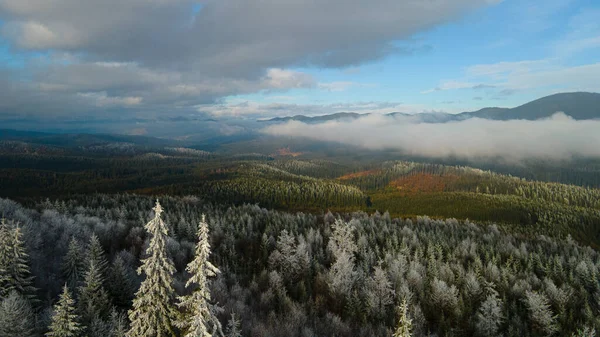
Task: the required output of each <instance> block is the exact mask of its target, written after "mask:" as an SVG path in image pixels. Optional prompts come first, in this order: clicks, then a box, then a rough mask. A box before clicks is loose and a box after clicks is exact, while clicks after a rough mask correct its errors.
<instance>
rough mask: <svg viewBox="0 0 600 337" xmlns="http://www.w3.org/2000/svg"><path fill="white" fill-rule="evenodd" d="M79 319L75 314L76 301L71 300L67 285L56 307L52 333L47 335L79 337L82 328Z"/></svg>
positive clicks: (50, 336)
mask: <svg viewBox="0 0 600 337" xmlns="http://www.w3.org/2000/svg"><path fill="white" fill-rule="evenodd" d="M78 321H79V317H78V316H77V314H76V313H75V301H74V300H73V298H71V294H70V293H69V288H68V287H67V285H66V284H65V287H64V288H63V292H62V294H61V295H60V299H59V300H58V303H57V304H56V306H55V307H54V313H53V315H52V322H51V323H50V328H49V329H50V331H49V332H48V333H46V336H48V337H79V336H81V332H82V328H81V325H80V324H79V322H78Z"/></svg>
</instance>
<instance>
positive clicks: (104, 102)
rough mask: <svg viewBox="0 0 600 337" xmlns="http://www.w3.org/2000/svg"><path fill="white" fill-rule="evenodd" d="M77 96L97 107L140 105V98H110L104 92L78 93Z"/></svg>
mask: <svg viewBox="0 0 600 337" xmlns="http://www.w3.org/2000/svg"><path fill="white" fill-rule="evenodd" d="M77 95H78V96H80V97H83V98H85V99H89V100H91V101H92V102H93V104H95V105H96V106H98V107H114V106H121V107H127V106H133V105H139V104H141V103H142V98H141V97H132V96H129V97H110V96H108V95H107V94H106V92H91V93H78V94H77Z"/></svg>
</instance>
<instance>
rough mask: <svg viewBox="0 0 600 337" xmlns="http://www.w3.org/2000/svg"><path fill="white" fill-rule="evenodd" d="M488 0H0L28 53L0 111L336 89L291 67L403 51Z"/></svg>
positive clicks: (13, 42) (19, 47) (6, 82)
mask: <svg viewBox="0 0 600 337" xmlns="http://www.w3.org/2000/svg"><path fill="white" fill-rule="evenodd" d="M493 2H495V1H492V0H434V1H419V0H406V1H397V0H373V1H368V2H365V1H346V0H329V1H320V0H286V1H280V0H263V1H250V0H227V1H221V0H203V1H200V2H198V1H197V0H103V1H81V0H28V1H23V0H0V36H1V37H2V39H3V40H4V41H2V40H0V42H8V45H9V47H10V48H9V49H10V52H11V53H12V54H13V55H15V56H14V57H16V58H20V59H21V60H22V61H23V62H24V63H25V67H24V68H23V69H9V70H6V69H5V70H3V69H2V65H0V72H6V73H2V75H6V76H3V78H2V79H1V80H0V92H4V93H5V95H3V96H5V97H4V98H6V100H4V101H3V102H2V103H1V105H2V106H0V108H2V109H0V117H1V116H2V115H6V114H9V113H10V114H15V113H16V114H26V115H53V114H65V115H69V114H77V115H82V114H85V113H92V112H94V111H96V112H101V113H109V112H107V111H106V110H105V108H106V107H109V106H110V107H113V108H114V109H118V108H122V109H121V111H123V109H129V110H134V111H144V112H147V113H151V112H157V113H165V112H167V111H172V110H177V109H184V110H185V109H188V110H190V111H191V110H194V109H195V106H196V105H198V104H204V103H212V102H216V101H218V100H219V99H221V98H223V97H227V96H231V95H239V94H248V93H256V92H264V91H267V92H269V91H285V90H289V89H293V88H321V89H323V90H331V91H337V90H341V89H340V88H344V87H347V86H349V85H352V84H350V83H341V82H337V83H324V84H319V83H316V81H315V80H314V79H313V78H312V76H310V75H308V74H305V73H301V72H297V71H292V70H289V69H292V68H298V67H300V66H308V67H324V68H336V67H348V66H352V65H359V64H363V63H365V62H369V61H373V60H376V59H379V58H382V57H385V56H387V55H390V54H394V53H410V52H412V51H413V50H414V49H415V48H416V47H415V46H413V45H411V43H410V42H407V41H409V40H410V38H411V37H412V36H413V35H414V34H415V33H418V32H421V31H423V30H427V29H430V28H432V27H434V26H436V25H439V24H442V23H445V22H448V21H451V20H454V19H456V18H458V17H460V16H461V15H463V14H465V13H467V12H469V11H471V10H473V9H475V8H477V7H481V6H485V5H488V4H490V3H493ZM402 41H405V42H402ZM0 95H2V94H0ZM41 107H44V108H43V109H42V108H41Z"/></svg>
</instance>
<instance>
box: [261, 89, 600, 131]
mask: <svg viewBox="0 0 600 337" xmlns="http://www.w3.org/2000/svg"><path fill="white" fill-rule="evenodd" d="M558 111H562V112H564V113H565V114H567V115H569V116H571V117H573V118H574V119H577V120H583V119H595V118H600V93H591V92H572V93H559V94H554V95H550V96H546V97H542V98H539V99H536V100H535V101H531V102H529V103H526V104H523V105H520V106H518V107H515V108H499V107H487V108H483V109H480V110H477V111H469V112H462V113H459V114H449V113H443V112H439V113H429V112H427V113H418V114H414V115H411V114H406V113H402V112H392V113H389V114H387V116H391V117H413V118H416V119H418V121H419V122H422V123H446V122H449V121H458V120H464V119H469V118H484V119H493V120H511V119H527V120H536V119H540V118H546V117H550V116H552V115H553V114H555V113H556V112H558ZM367 115H369V114H368V113H367V114H358V113H351V112H340V113H334V114H329V115H323V116H315V117H308V116H304V115H296V116H291V117H277V118H272V119H269V120H266V122H275V123H285V122H288V121H299V122H304V123H320V122H325V121H331V120H347V119H356V118H359V117H362V116H367Z"/></svg>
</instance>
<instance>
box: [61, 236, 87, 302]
mask: <svg viewBox="0 0 600 337" xmlns="http://www.w3.org/2000/svg"><path fill="white" fill-rule="evenodd" d="M84 269H85V263H84V256H83V248H82V247H81V244H80V243H79V241H77V239H75V238H71V241H70V242H69V249H68V250H67V255H65V259H64V261H63V264H62V274H63V277H64V278H65V279H66V280H67V286H68V287H69V289H72V290H75V289H77V288H78V287H79V284H80V283H81V280H82V278H83V274H84Z"/></svg>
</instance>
